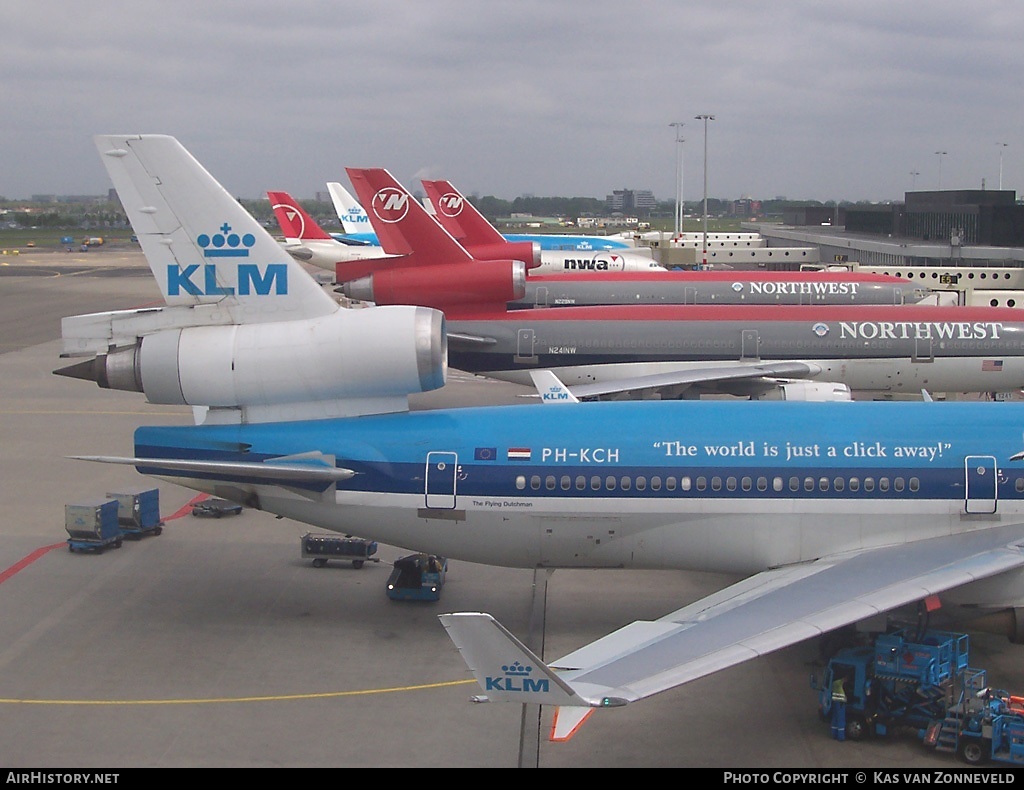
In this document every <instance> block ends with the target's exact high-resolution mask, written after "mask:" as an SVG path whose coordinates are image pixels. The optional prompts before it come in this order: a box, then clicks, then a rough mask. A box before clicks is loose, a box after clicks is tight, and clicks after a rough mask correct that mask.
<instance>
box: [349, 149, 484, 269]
mask: <svg viewBox="0 0 1024 790" xmlns="http://www.w3.org/2000/svg"><path fill="white" fill-rule="evenodd" d="M345 172H347V173H348V177H349V180H351V182H352V188H353V189H354V190H355V192H356V197H357V198H358V199H359V202H360V203H362V204H363V208H364V209H366V214H367V216H368V217H369V218H370V224H372V225H373V229H374V230H375V231H376V232H377V240H378V241H379V242H380V246H381V247H383V248H384V252H386V253H388V254H389V255H405V256H408V257H407V258H406V261H405V263H406V264H407V265H408V264H411V265H415V266H430V265H433V264H436V263H456V262H459V261H469V260H473V256H471V255H470V254H469V253H468V252H467V251H466V249H465V248H464V247H463V246H462V245H461V244H459V242H458V241H456V240H455V239H454V238H453V237H452V235H451V234H450V233H449V232H448V231H446V230H445V229H444V228H443V227H441V225H440V224H439V223H438V222H437V221H436V220H435V219H434V218H433V217H431V216H430V215H429V214H428V213H427V210H426V209H425V208H423V206H421V205H420V202H419V201H418V200H416V198H414V197H413V196H412V195H410V194H409V192H408V190H406V189H405V187H403V186H402V185H401V184H399V183H398V182H397V181H396V180H395V179H394V177H393V176H392V175H391V173H389V172H388V171H387V170H385V169H383V168H380V167H371V168H357V167H346V168H345Z"/></svg>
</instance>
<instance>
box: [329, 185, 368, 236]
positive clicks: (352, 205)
mask: <svg viewBox="0 0 1024 790" xmlns="http://www.w3.org/2000/svg"><path fill="white" fill-rule="evenodd" d="M327 191H328V192H330V194H331V202H332V203H333V204H334V211H335V212H336V213H337V215H338V219H339V220H341V229H342V230H343V231H345V233H346V234H347V235H350V236H354V237H356V238H367V237H369V236H373V238H374V240H373V241H371V243H372V244H377V241H376V234H375V233H374V232H373V226H372V225H371V224H370V218H369V217H368V216H367V215H366V212H365V211H364V210H363V207H362V206H360V205H359V201H357V200H356V199H355V198H354V197H352V194H351V193H350V192H349V191H348V190H347V189H345V187H343V186H342V185H341V184H339V183H338V182H337V181H328V182H327Z"/></svg>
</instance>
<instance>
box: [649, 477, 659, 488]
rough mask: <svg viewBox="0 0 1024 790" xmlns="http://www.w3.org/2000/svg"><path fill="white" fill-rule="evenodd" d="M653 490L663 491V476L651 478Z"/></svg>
mask: <svg viewBox="0 0 1024 790" xmlns="http://www.w3.org/2000/svg"><path fill="white" fill-rule="evenodd" d="M651 490H652V491H661V478H660V477H652V478H651Z"/></svg>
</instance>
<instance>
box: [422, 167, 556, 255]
mask: <svg viewBox="0 0 1024 790" xmlns="http://www.w3.org/2000/svg"><path fill="white" fill-rule="evenodd" d="M422 184H423V189H424V190H425V191H426V193H427V197H428V198H430V202H431V204H432V205H433V206H434V218H435V219H436V220H437V221H438V223H440V225H441V226H442V227H443V228H444V229H445V230H447V231H448V232H449V233H450V234H451V235H452V236H454V237H455V238H456V239H458V241H459V243H460V244H461V245H462V246H463V247H465V248H466V249H467V250H469V254H470V255H472V256H473V257H474V258H480V259H482V260H494V259H501V258H511V259H513V260H519V261H524V262H525V263H526V265H527V267H528V268H531V269H532V268H534V267H535V266H540V264H541V252H540V245H539V244H534V243H533V242H529V241H516V242H512V241H509V240H508V239H506V238H505V237H504V236H502V235H501V234H500V233H499V232H498V229H497V228H496V227H494V226H493V225H492V224H491V223H490V221H489V220H488V219H487V217H485V216H484V215H483V214H481V213H480V212H479V210H478V209H477V207H476V206H474V205H473V204H472V203H470V202H469V201H468V200H466V198H464V197H463V196H462V194H461V193H460V192H459V190H457V189H456V188H455V187H453V186H452V185H451V183H450V182H448V181H423V182H422Z"/></svg>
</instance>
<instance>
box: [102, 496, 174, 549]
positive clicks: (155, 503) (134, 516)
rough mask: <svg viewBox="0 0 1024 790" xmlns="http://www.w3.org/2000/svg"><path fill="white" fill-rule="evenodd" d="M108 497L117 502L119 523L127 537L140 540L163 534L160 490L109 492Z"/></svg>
mask: <svg viewBox="0 0 1024 790" xmlns="http://www.w3.org/2000/svg"><path fill="white" fill-rule="evenodd" d="M107 496H108V497H110V498H111V499H113V500H114V501H116V502H117V521H118V524H119V525H120V527H121V531H122V532H123V533H124V534H125V537H128V538H132V539H133V540H138V539H139V538H141V537H142V536H143V535H159V534H160V533H161V532H163V525H164V522H163V521H161V520H160V491H159V489H156V488H147V489H140V488H136V489H128V490H126V491H122V492H120V493H117V492H115V493H110V492H108V493H107Z"/></svg>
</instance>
